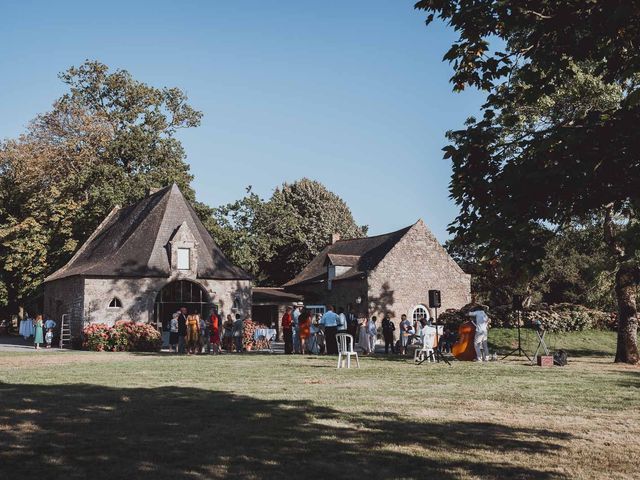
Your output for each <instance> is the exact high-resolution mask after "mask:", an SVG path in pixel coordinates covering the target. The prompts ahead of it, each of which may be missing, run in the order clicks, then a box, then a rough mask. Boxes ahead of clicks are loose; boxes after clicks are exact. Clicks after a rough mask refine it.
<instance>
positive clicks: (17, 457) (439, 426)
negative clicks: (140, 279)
mask: <svg viewBox="0 0 640 480" xmlns="http://www.w3.org/2000/svg"><path fill="white" fill-rule="evenodd" d="M492 338H493V340H494V345H495V346H496V347H497V348H498V349H501V350H508V349H509V348H510V347H511V344H512V339H513V333H512V332H500V331H494V332H492ZM528 340H532V339H531V338H528ZM614 344H615V339H614V338H613V336H612V335H611V334H607V333H601V332H588V333H586V332H585V333H582V334H573V335H569V336H565V337H564V338H560V337H558V338H556V340H555V348H565V349H567V350H568V351H569V352H572V351H573V352H574V353H575V354H582V355H583V356H580V357H575V356H574V357H572V358H571V362H570V364H569V366H567V367H565V368H554V369H540V368H538V367H532V366H529V365H526V363H525V362H523V361H522V360H520V359H517V357H516V358H515V359H509V360H506V361H503V362H490V363H485V364H475V363H462V362H456V363H454V364H453V365H452V366H451V367H448V366H446V365H444V364H439V365H426V364H425V365H422V366H414V365H412V364H411V363H410V362H409V361H407V360H404V359H398V358H390V359H387V358H386V357H383V356H377V357H370V358H365V359H362V360H361V364H362V368H361V369H360V370H356V369H352V370H340V371H337V370H336V369H335V363H334V362H335V360H334V359H332V358H326V357H324V358H323V357H314V356H297V357H291V356H284V355H268V354H248V355H223V356H218V357H211V356H206V357H205V356H203V357H197V356H196V357H175V356H171V355H161V354H158V355H153V354H149V355H143V354H139V355H136V354H124V353H123V354H120V353H118V354H116V353H89V352H59V353H53V352H38V353H36V352H33V353H26V354H22V353H14V354H8V353H4V354H0V478H3V479H5V478H6V479H13V478H27V479H31V478H33V479H35V478H89V477H91V478H111V479H121V478H149V479H151V478H153V479H187V478H189V479H191V478H193V479H200V478H223V477H234V478H355V479H358V478H362V479H377V478H415V479H431V478H432V479H445V480H446V479H454V478H455V479H457V478H463V479H472V478H513V479H524V478H536V479H560V478H567V479H583V478H584V479H587V478H589V479H619V478H629V479H631V478H638V472H639V471H640V441H639V439H640V370H639V369H638V368H632V367H626V366H619V365H614V364H613V363H611V357H610V356H606V355H610V354H611V351H612V348H613V346H614ZM585 354H587V355H586V356H584V355H585Z"/></svg>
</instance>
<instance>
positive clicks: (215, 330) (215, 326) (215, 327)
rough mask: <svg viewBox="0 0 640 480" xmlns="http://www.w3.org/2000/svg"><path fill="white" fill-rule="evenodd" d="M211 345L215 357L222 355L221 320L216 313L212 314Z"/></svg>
mask: <svg viewBox="0 0 640 480" xmlns="http://www.w3.org/2000/svg"><path fill="white" fill-rule="evenodd" d="M210 341H211V345H213V353H214V355H215V354H217V353H220V320H219V319H218V315H217V314H216V312H213V313H212V314H211V338H210Z"/></svg>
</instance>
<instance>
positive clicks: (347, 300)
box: [287, 279, 368, 314]
mask: <svg viewBox="0 0 640 480" xmlns="http://www.w3.org/2000/svg"><path fill="white" fill-rule="evenodd" d="M331 287H332V288H331V290H329V289H328V288H327V285H326V283H319V284H318V283H316V284H311V285H303V286H296V287H295V289H294V288H291V289H287V290H288V291H292V292H295V293H297V294H300V295H302V296H304V302H305V303H306V304H307V305H333V306H334V307H335V308H336V311H337V310H338V309H339V308H340V307H343V308H344V309H345V310H346V311H351V312H354V313H356V314H358V313H362V314H366V311H365V308H366V297H367V291H368V289H367V282H366V280H365V279H353V280H339V279H336V280H334V281H333V284H332V286H331ZM358 297H361V298H362V304H360V305H358V304H357V302H356V299H357V298H358Z"/></svg>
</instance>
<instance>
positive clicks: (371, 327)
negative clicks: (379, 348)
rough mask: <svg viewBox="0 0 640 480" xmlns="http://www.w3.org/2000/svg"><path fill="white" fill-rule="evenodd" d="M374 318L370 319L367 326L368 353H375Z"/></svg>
mask: <svg viewBox="0 0 640 480" xmlns="http://www.w3.org/2000/svg"><path fill="white" fill-rule="evenodd" d="M376 320H377V318H376V317H371V320H369V323H368V324H367V335H368V337H369V353H376V340H377V339H378V326H377V325H376Z"/></svg>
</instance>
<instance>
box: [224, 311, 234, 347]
mask: <svg viewBox="0 0 640 480" xmlns="http://www.w3.org/2000/svg"><path fill="white" fill-rule="evenodd" d="M222 328H223V329H224V333H223V335H222V348H224V349H225V350H226V351H227V352H231V350H232V345H233V317H231V314H228V315H227V319H226V320H225V322H224V323H223V324H222Z"/></svg>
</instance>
